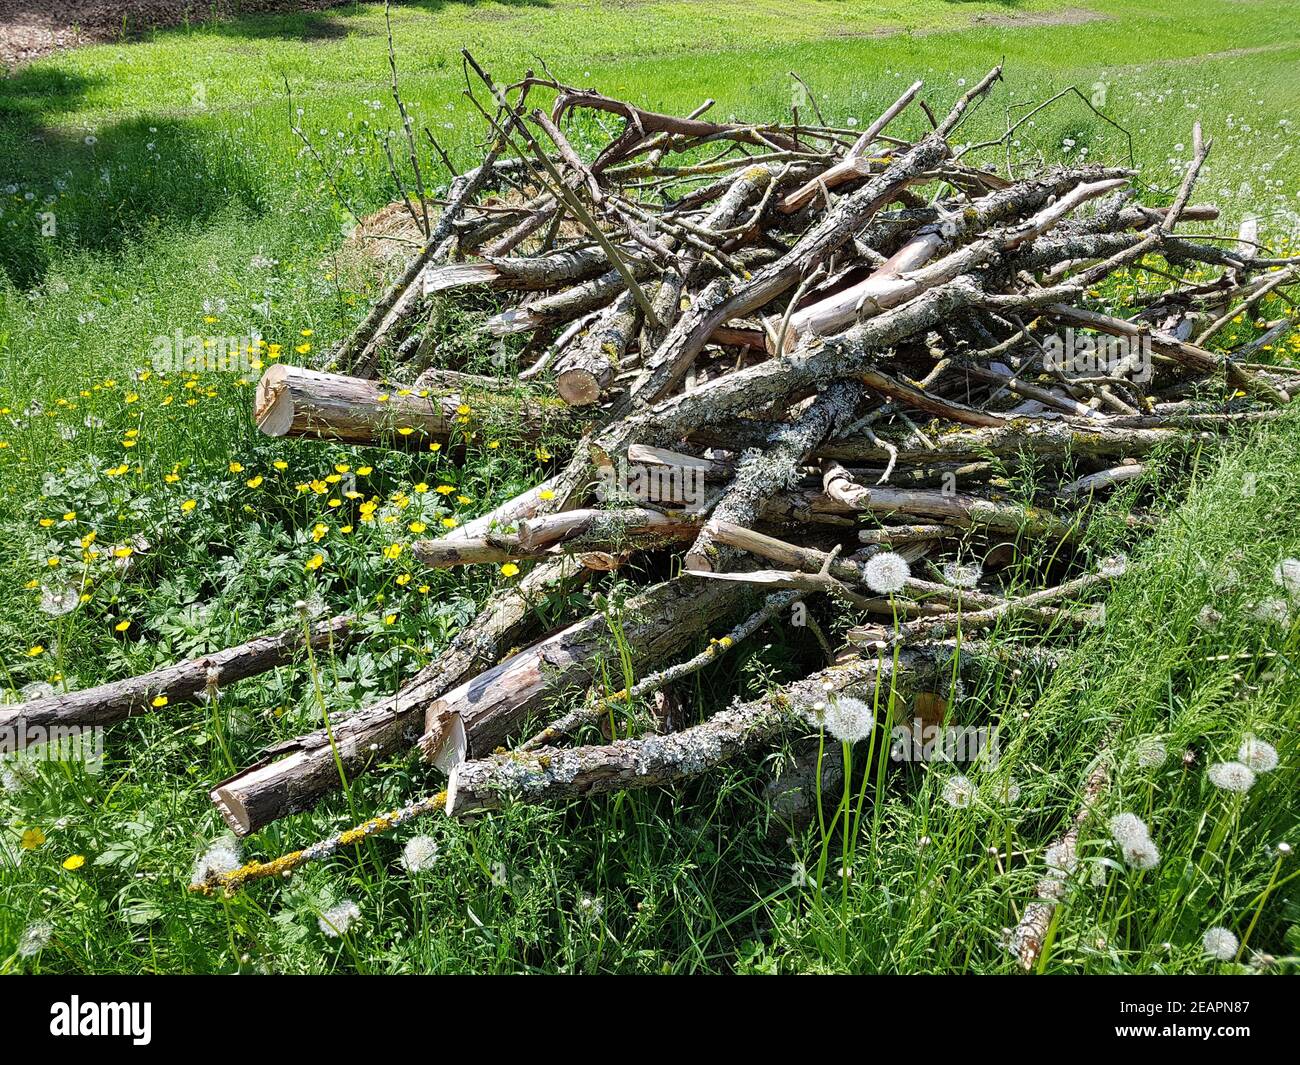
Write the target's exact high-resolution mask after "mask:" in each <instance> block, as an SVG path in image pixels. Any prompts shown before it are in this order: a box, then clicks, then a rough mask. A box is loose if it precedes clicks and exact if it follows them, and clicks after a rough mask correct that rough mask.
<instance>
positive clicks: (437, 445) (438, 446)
mask: <svg viewBox="0 0 1300 1065" xmlns="http://www.w3.org/2000/svg"><path fill="white" fill-rule="evenodd" d="M5 446H6V447H8V446H9V445H7V444H6V445H5ZM429 450H430V451H441V450H442V445H441V444H440V443H438V442H437V441H436V440H435V441H434V442H433V443H432V444H430V445H429Z"/></svg>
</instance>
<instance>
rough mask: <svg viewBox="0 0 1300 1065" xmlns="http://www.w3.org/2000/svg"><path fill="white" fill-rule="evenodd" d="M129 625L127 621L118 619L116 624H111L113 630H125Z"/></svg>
mask: <svg viewBox="0 0 1300 1065" xmlns="http://www.w3.org/2000/svg"><path fill="white" fill-rule="evenodd" d="M130 627H131V623H130V622H129V621H119V622H118V623H117V624H116V625H114V626H113V631H114V632H126V630H127V629H129V628H130Z"/></svg>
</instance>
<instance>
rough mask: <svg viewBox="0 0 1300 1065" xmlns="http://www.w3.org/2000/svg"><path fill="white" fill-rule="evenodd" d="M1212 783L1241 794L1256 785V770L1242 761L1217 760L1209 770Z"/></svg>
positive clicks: (1208, 773)
mask: <svg viewBox="0 0 1300 1065" xmlns="http://www.w3.org/2000/svg"><path fill="white" fill-rule="evenodd" d="M1207 775H1208V776H1209V778H1210V783H1211V784H1213V785H1214V786H1215V787H1216V788H1222V789H1223V790H1224V791H1235V792H1238V793H1240V794H1244V793H1245V792H1248V791H1250V789H1251V788H1253V787H1254V786H1255V771H1254V770H1253V769H1251V768H1250V766H1248V765H1243V764H1242V763H1241V762H1217V763H1215V764H1214V765H1212V766H1210V768H1209V769H1208V770H1207Z"/></svg>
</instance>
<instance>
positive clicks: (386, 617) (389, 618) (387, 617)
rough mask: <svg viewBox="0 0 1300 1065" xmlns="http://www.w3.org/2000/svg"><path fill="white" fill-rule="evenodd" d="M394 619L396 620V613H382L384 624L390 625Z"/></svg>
mask: <svg viewBox="0 0 1300 1065" xmlns="http://www.w3.org/2000/svg"><path fill="white" fill-rule="evenodd" d="M396 620H397V615H396V614H385V615H384V624H385V625H391V624H392V623H393V622H394V621H396Z"/></svg>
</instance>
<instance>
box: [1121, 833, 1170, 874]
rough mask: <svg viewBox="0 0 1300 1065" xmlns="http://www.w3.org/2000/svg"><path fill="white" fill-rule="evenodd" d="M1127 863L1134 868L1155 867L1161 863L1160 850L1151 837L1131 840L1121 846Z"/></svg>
mask: <svg viewBox="0 0 1300 1065" xmlns="http://www.w3.org/2000/svg"><path fill="white" fill-rule="evenodd" d="M1120 853H1122V854H1123V855H1124V862H1125V864H1126V865H1129V866H1130V867H1132V868H1134V869H1154V868H1155V867H1156V866H1157V865H1159V864H1160V851H1159V850H1158V849H1157V848H1156V845H1155V844H1154V843H1153V842H1151V838H1150V837H1149V836H1148V837H1144V838H1143V839H1133V840H1129V841H1128V842H1127V843H1124V844H1122V845H1121V846H1120Z"/></svg>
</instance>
